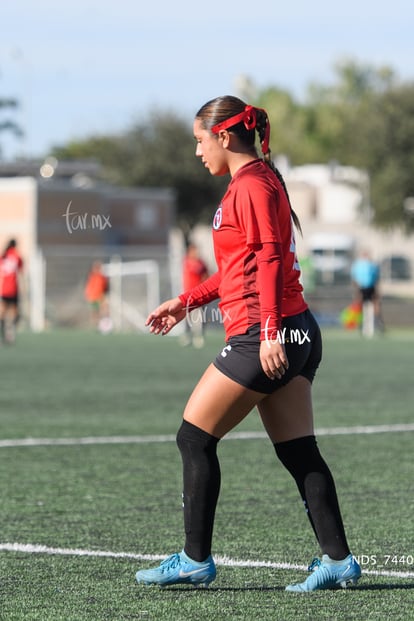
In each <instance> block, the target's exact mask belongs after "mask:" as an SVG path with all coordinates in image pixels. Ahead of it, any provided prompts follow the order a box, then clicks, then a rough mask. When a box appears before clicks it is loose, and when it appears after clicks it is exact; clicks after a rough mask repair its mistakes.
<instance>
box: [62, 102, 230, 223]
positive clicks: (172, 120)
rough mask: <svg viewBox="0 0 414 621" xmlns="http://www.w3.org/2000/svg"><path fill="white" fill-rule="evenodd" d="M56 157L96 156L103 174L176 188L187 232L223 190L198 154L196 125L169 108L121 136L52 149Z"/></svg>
mask: <svg viewBox="0 0 414 621" xmlns="http://www.w3.org/2000/svg"><path fill="white" fill-rule="evenodd" d="M53 155H54V156H55V157H57V158H58V159H59V158H60V159H85V158H94V159H96V160H98V161H99V162H100V163H101V164H102V167H103V172H102V175H103V178H104V179H105V180H106V181H108V182H112V183H117V184H120V185H126V186H134V187H135V186H141V187H142V186H144V187H172V188H174V189H175V191H176V194H177V218H178V223H179V225H180V226H181V227H182V228H183V230H184V231H186V232H188V231H189V230H190V229H191V228H192V227H193V226H194V225H195V224H196V223H197V222H199V221H200V220H206V221H207V220H210V219H211V217H212V214H213V213H214V209H215V207H216V205H217V203H218V201H219V200H220V197H221V195H222V192H223V189H224V185H225V183H224V180H221V181H220V180H219V181H217V180H216V179H213V178H212V177H211V175H210V174H209V173H208V172H207V171H206V170H205V169H204V167H203V166H202V165H201V163H200V161H199V160H198V158H196V157H195V142H194V138H193V135H192V128H191V126H190V124H189V123H188V122H187V121H184V120H183V119H181V118H180V117H178V116H177V115H175V114H174V113H171V112H156V113H153V114H152V115H150V116H149V117H148V118H146V119H145V120H144V121H143V122H142V123H139V124H136V125H135V126H134V127H132V128H131V129H129V130H128V131H126V132H125V133H123V134H122V135H120V136H112V137H111V136H103V137H92V138H90V139H88V140H85V141H81V142H72V143H70V144H68V145H67V146H62V147H60V148H56V149H54V150H53Z"/></svg>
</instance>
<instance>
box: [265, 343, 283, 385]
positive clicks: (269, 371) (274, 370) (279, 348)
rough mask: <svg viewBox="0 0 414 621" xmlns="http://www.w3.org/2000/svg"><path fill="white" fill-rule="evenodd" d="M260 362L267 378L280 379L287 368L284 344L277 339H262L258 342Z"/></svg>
mask: <svg viewBox="0 0 414 621" xmlns="http://www.w3.org/2000/svg"><path fill="white" fill-rule="evenodd" d="M260 362H261V364H262V368H263V371H264V372H265V373H266V375H267V377H268V378H269V379H282V377H283V376H284V374H285V373H286V371H287V369H288V368H289V361H288V359H287V356H286V351H285V346H284V345H283V344H282V343H279V342H278V341H275V342H273V341H272V342H271V341H262V342H261V343H260Z"/></svg>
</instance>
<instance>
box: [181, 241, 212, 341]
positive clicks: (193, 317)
mask: <svg viewBox="0 0 414 621" xmlns="http://www.w3.org/2000/svg"><path fill="white" fill-rule="evenodd" d="M207 277H208V268H207V265H206V263H205V262H204V261H203V259H202V258H201V257H200V253H199V251H198V248H197V246H196V245H195V244H192V243H190V244H188V247H187V252H186V254H185V257H184V261H183V287H184V291H189V290H190V289H194V287H197V286H198V285H199V284H200V283H202V282H204V280H206V278H207ZM204 326H205V321H204V317H203V314H202V313H201V312H200V311H199V310H194V311H190V312H189V313H188V314H187V317H186V321H185V334H184V337H183V339H182V344H183V345H190V343H192V345H193V346H194V347H195V348H196V349H199V348H200V347H203V345H204Z"/></svg>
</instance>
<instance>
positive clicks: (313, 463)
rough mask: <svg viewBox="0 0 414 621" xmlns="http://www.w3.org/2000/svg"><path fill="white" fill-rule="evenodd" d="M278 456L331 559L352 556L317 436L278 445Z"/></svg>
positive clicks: (276, 447) (322, 547) (275, 445)
mask: <svg viewBox="0 0 414 621" xmlns="http://www.w3.org/2000/svg"><path fill="white" fill-rule="evenodd" d="M274 447H275V451H276V455H277V456H278V458H279V459H280V461H281V462H282V464H283V465H284V466H285V468H287V470H288V471H289V472H290V474H291V475H292V476H293V478H294V479H295V481H296V485H297V486H298V489H299V493H300V495H301V497H302V500H303V502H304V504H305V508H306V511H307V514H308V517H309V520H310V523H311V525H312V527H313V530H314V532H315V534H316V538H317V540H318V542H319V545H320V547H321V550H322V553H324V554H328V555H329V556H330V558H331V559H335V560H341V559H343V558H345V557H346V556H347V555H348V554H349V548H348V544H347V541H346V535H345V530H344V526H343V522H342V517H341V512H340V509H339V504H338V498H337V495H336V489H335V483H334V480H333V477H332V474H331V472H330V470H329V468H328V466H327V464H326V462H325V461H324V459H323V458H322V456H321V454H320V452H319V449H318V446H317V443H316V439H315V436H306V437H303V438H297V439H295V440H289V441H288V442H278V443H275V444H274Z"/></svg>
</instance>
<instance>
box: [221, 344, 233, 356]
mask: <svg viewBox="0 0 414 621" xmlns="http://www.w3.org/2000/svg"><path fill="white" fill-rule="evenodd" d="M229 351H231V345H226V347H223V349H222V351H221V354H220V355H221V356H223V358H227V354H228V352H229Z"/></svg>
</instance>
